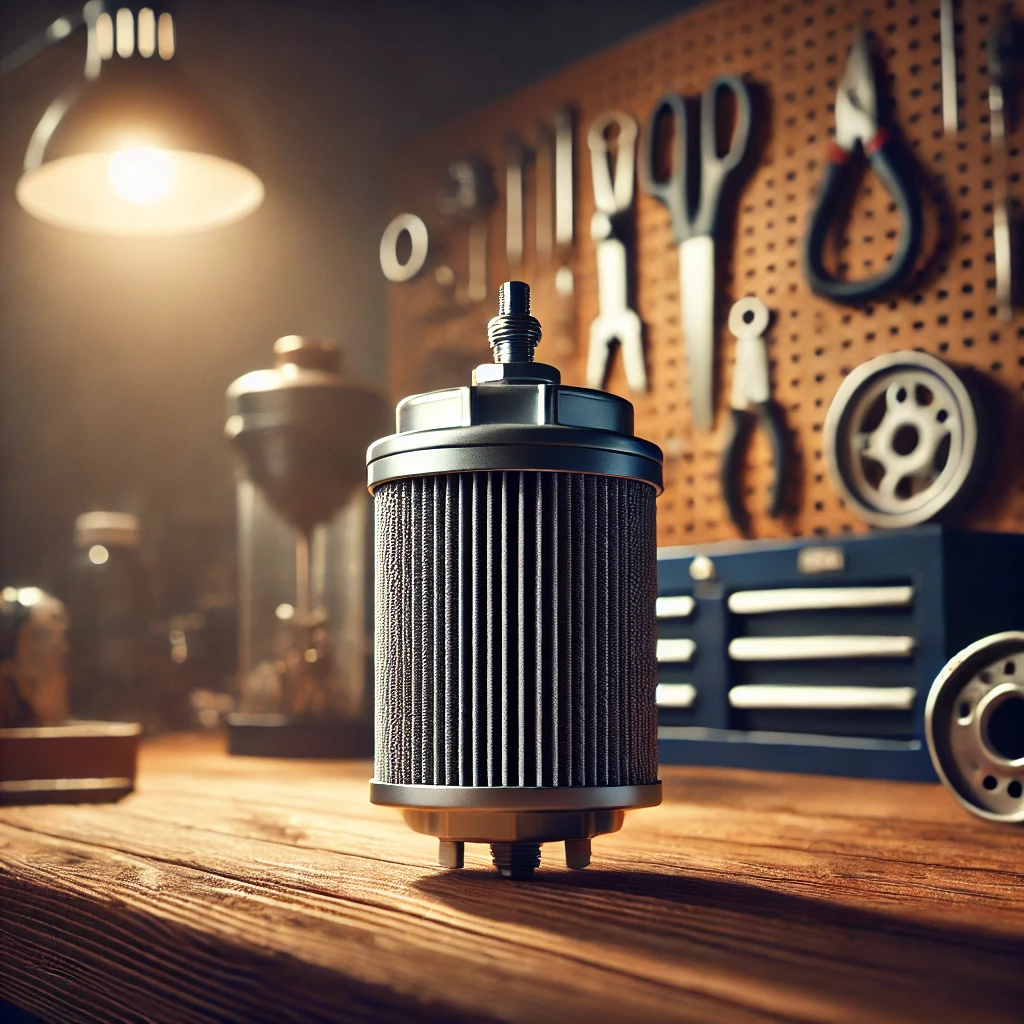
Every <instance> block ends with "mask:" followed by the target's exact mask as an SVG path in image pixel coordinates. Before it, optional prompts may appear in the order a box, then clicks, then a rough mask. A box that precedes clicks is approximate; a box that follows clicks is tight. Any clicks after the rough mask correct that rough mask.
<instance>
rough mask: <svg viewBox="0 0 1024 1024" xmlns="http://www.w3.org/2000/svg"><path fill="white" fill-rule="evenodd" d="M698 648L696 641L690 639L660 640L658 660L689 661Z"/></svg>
mask: <svg viewBox="0 0 1024 1024" xmlns="http://www.w3.org/2000/svg"><path fill="white" fill-rule="evenodd" d="M696 650H697V644H696V642H695V641H693V640H690V639H685V638H684V639H675V640H659V641H658V661H672V662H689V661H692V660H693V654H694V651H696Z"/></svg>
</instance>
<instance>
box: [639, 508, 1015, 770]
mask: <svg viewBox="0 0 1024 1024" xmlns="http://www.w3.org/2000/svg"><path fill="white" fill-rule="evenodd" d="M694 577H697V578H694ZM658 595H659V597H658V690H657V700H658V753H659V757H660V760H661V761H662V763H664V764H696V765H724V766H732V767H738V768H759V769H771V770H775V771H795V772H816V773H822V774H829V775H852V776H861V777H873V778H892V779H910V780H933V779H934V778H935V773H934V772H933V770H932V766H931V762H930V760H929V757H928V750H927V745H926V743H925V740H924V707H925V702H926V700H927V698H928V690H929V688H930V686H931V683H932V680H933V679H934V678H935V676H936V675H937V674H938V672H939V670H940V669H941V668H942V666H943V665H944V664H945V663H946V661H947V660H948V659H949V658H950V657H951V656H952V655H953V654H955V653H956V652H957V651H959V650H961V649H962V648H964V647H966V646H967V645H968V644H969V643H971V642H973V641H974V640H978V639H980V638H981V637H983V636H987V635H989V634H992V633H997V632H1000V631H1002V630H1007V629H1022V628H1024V536H1021V535H1018V534H987V533H972V532H967V531H957V530H949V529H946V528H944V527H940V526H925V527H918V528H915V529H908V530H899V531H888V532H884V533H882V532H879V533H873V534H869V535H867V536H858V537H852V536H844V537H840V538H829V539H825V538H818V537H815V538H801V539H797V540H793V541H784V542H777V541H754V542H749V543H748V542H743V543H725V544H713V545H706V546H702V547H685V548H662V549H660V550H659V552H658Z"/></svg>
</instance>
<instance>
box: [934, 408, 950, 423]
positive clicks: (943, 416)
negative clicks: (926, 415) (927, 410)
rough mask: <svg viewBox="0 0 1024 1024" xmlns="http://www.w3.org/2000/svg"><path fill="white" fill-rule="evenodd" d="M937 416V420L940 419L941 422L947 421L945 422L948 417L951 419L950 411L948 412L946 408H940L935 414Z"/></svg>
mask: <svg viewBox="0 0 1024 1024" xmlns="http://www.w3.org/2000/svg"><path fill="white" fill-rule="evenodd" d="M935 418H936V419H937V420H938V421H939V422H940V423H945V422H946V420H948V419H949V413H948V412H946V410H945V409H940V410H939V411H938V412H937V413H936V414H935Z"/></svg>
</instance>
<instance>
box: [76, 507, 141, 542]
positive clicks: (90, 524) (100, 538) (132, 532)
mask: <svg viewBox="0 0 1024 1024" xmlns="http://www.w3.org/2000/svg"><path fill="white" fill-rule="evenodd" d="M141 543H142V523H141V521H140V520H139V517H138V516H133V515H132V514H131V513H130V512H85V513H83V514H82V515H80V516H79V517H78V518H77V519H76V520H75V547H77V548H89V547H92V545H93V544H104V545H106V546H107V547H115V548H137V547H138V546H139V545H140V544H141Z"/></svg>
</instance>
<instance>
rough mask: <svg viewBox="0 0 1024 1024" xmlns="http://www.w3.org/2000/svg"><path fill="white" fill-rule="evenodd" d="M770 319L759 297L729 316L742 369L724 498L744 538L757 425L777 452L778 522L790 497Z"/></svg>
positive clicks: (773, 508)
mask: <svg viewBox="0 0 1024 1024" xmlns="http://www.w3.org/2000/svg"><path fill="white" fill-rule="evenodd" d="M770 319H771V316H770V314H769V312H768V307H767V306H765V304H764V303H763V302H762V301H761V300H760V299H756V298H753V297H748V298H745V299H740V300H739V301H738V302H736V303H734V304H733V307H732V309H731V310H730V312H729V330H730V331H731V332H732V333H733V334H734V335H735V336H736V365H735V368H734V369H733V377H732V393H731V395H730V398H729V406H730V410H729V412H730V418H729V428H728V433H727V434H726V438H725V444H724V445H723V446H722V456H721V458H722V464H721V479H722V496H723V498H724V499H725V507H726V508H727V509H728V510H729V518H730V519H732V521H733V522H734V523H735V524H736V525H737V526H738V527H739V529H740V530H741V531H742V532H743V533H746V532H747V528H748V526H749V522H750V519H749V517H748V515H747V511H746V508H745V507H744V504H743V493H742V486H741V475H742V469H741V465H740V463H741V461H742V459H743V457H744V455H745V454H746V447H747V442H748V441H749V440H750V436H751V432H752V430H753V427H754V423H755V420H756V421H757V422H758V423H760V424H761V428H762V429H763V430H764V432H765V433H766V434H767V435H768V440H769V441H770V442H771V446H772V461H773V462H774V467H775V470H774V472H775V475H774V479H773V480H772V489H771V495H770V498H769V502H768V515H770V516H771V517H772V518H773V519H777V518H778V517H779V516H780V515H781V514H782V498H783V494H784V492H785V483H786V469H787V458H786V427H785V423H784V422H783V419H782V412H781V410H780V409H779V408H778V406H777V405H776V404H775V403H774V402H773V401H772V400H771V383H770V381H769V378H768V350H767V349H766V347H765V343H764V332H765V330H766V329H767V327H768V321H769V320H770Z"/></svg>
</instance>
